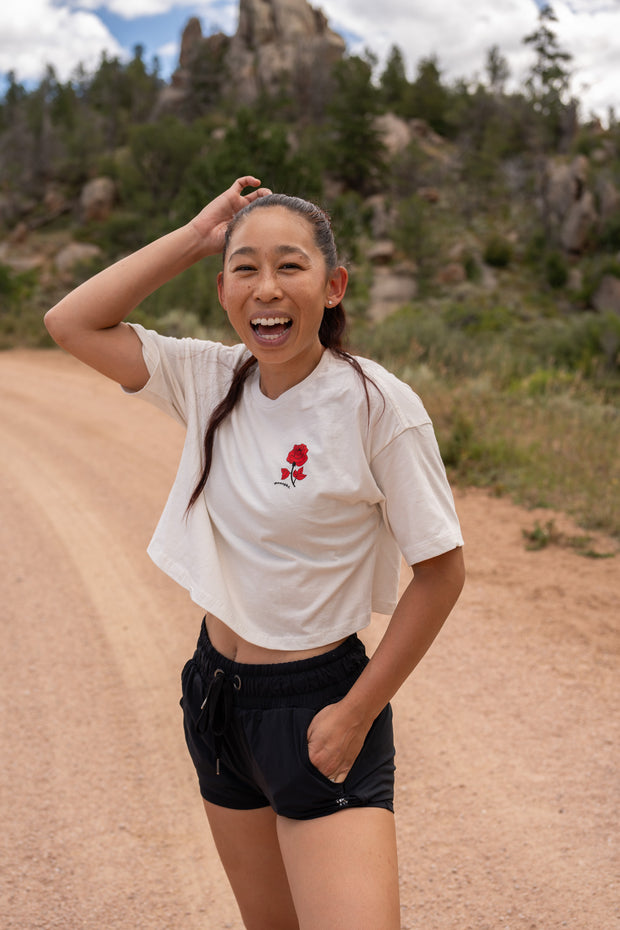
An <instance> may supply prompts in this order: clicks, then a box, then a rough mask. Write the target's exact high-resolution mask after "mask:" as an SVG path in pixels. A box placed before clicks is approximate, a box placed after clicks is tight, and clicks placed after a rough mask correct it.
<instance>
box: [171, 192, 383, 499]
mask: <svg viewBox="0 0 620 930" xmlns="http://www.w3.org/2000/svg"><path fill="white" fill-rule="evenodd" d="M269 207H284V208H285V209H286V210H290V212H291V213H296V214H297V215H298V216H300V217H303V218H304V219H305V220H306V221H307V222H308V223H309V224H310V225H311V226H312V229H313V232H314V241H315V244H316V246H317V248H318V249H320V251H321V252H322V253H323V257H324V259H325V266H326V268H327V270H328V272H330V271H333V270H334V269H335V268H337V267H338V265H339V261H338V250H337V249H336V242H335V240H334V234H333V231H332V226H331V222H330V219H329V216H328V215H327V213H326V212H325V211H324V210H322V209H321V208H320V207H317V206H316V204H313V203H310V201H308V200H302V198H301V197H289V196H288V195H287V194H269V195H267V196H266V197H258V198H257V199H256V200H253V201H252V202H251V203H249V204H248V205H247V206H245V207H244V208H243V209H242V210H240V211H239V212H238V213H237V214H235V216H234V217H233V219H232V220H231V222H230V223H229V225H228V228H227V230H226V235H225V239H224V250H223V259H224V260H225V259H226V253H227V252H228V248H229V245H230V240H231V237H232V234H233V233H234V231H235V229H236V228H237V227H238V226H239V224H240V223H242V222H243V220H244V219H245V217H247V216H248V214H249V213H251V212H252V211H254V210H264V209H268V208H269ZM346 323H347V320H346V315H345V311H344V307H343V305H342V303H339V304H337V305H336V306H335V307H326V308H325V310H324V312H323V319H322V321H321V325H320V327H319V340H320V342H321V345H323V346H324V347H325V348H326V349H329V350H330V351H331V352H333V354H334V355H336V356H338V357H339V358H342V359H344V360H345V361H346V362H348V363H349V365H351V367H352V368H354V369H355V371H356V373H357V374H358V375H359V377H360V378H361V381H362V384H363V386H364V392H365V394H366V402H367V404H368V405H369V409H370V399H369V396H368V385H367V382H370V383H371V384H374V382H373V381H372V379H371V378H369V377H368V376H367V375H365V374H364V372H363V371H362V369H361V367H360V364H359V362H358V361H357V360H356V359H355V358H354V357H353V356H352V355H350V354H349V353H348V352H346V351H345V349H344V347H343V340H344V333H345V329H346ZM256 364H257V362H256V358H255V357H254V356H253V355H250V356H249V358H247V359H245V360H244V361H243V362H242V363H241V365H239V367H238V368H237V370H236V371H235V373H234V375H233V379H232V381H231V384H230V387H229V389H228V393H227V394H226V397H224V399H223V400H221V401H220V403H219V404H218V405H217V407H216V408H215V410H214V411H213V413H212V414H211V418H210V420H209V423H208V424H207V429H206V432H205V438H204V446H203V449H204V455H203V462H204V465H203V470H202V474H201V476H200V478H199V480H198V483H197V484H196V487H195V488H194V490H193V492H192V496H191V497H190V499H189V504H188V505H187V512H189V511H190V510H191V508H192V507H193V506H194V504H195V503H196V501H197V500H198V498H199V497H200V495H201V494H202V492H203V491H204V488H205V485H206V483H207V478H208V477H209V472H210V471H211V462H212V459H213V442H214V439H215V432H216V430H217V428H218V427H219V426H220V424H221V423H222V422H223V421H224V420H225V419H226V418H227V417H228V416H229V414H230V413H231V412H232V410H233V409H234V407H235V405H236V403H237V401H238V400H239V398H240V397H241V394H242V391H243V385H244V384H245V381H246V379H247V377H248V375H249V374H250V372H251V371H252V369H253V368H254V366H255V365H256Z"/></svg>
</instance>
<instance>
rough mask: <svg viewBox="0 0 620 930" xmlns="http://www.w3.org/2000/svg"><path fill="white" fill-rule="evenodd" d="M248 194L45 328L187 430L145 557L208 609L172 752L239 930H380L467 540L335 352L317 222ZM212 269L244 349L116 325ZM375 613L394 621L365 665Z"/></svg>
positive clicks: (399, 395)
mask: <svg viewBox="0 0 620 930" xmlns="http://www.w3.org/2000/svg"><path fill="white" fill-rule="evenodd" d="M259 184H260V182H259V181H258V180H257V179H256V178H254V177H251V176H248V177H243V178H239V179H238V180H237V181H235V183H234V184H233V185H232V186H231V187H230V188H229V189H228V190H227V191H225V192H224V193H223V194H221V195H220V196H219V197H217V198H216V199H215V200H214V201H213V202H212V203H210V204H209V205H208V206H206V207H205V208H204V209H203V210H202V211H201V212H200V213H199V215H198V216H197V217H195V218H194V219H193V220H192V221H191V222H190V223H188V224H187V225H186V226H184V227H181V228H180V229H177V230H175V231H174V232H172V233H169V234H168V235H167V236H164V237H163V238H162V239H159V240H157V241H156V242H153V243H151V244H150V245H148V246H146V247H145V248H144V249H141V250H140V251H139V252H136V253H135V254H134V255H130V256H128V257H127V258H125V259H123V260H122V261H120V262H118V263H117V264H116V265H113V266H111V267H110V268H108V269H106V270H105V271H103V272H101V273H100V274H99V275H97V276H95V277H94V278H92V279H91V280H90V281H86V282H85V283H84V284H82V285H81V286H80V287H79V288H77V289H76V290H75V291H73V292H72V293H71V294H68V295H67V296H66V297H65V298H64V299H63V300H62V301H61V302H60V303H59V304H58V305H57V306H56V307H54V308H53V309H52V310H50V311H49V312H48V314H47V315H46V324H47V326H48V328H49V331H50V333H51V334H52V336H53V337H54V338H55V339H56V341H57V342H58V343H59V344H60V345H62V346H64V347H65V348H66V349H67V350H68V351H70V352H72V353H73V354H74V355H76V356H77V357H78V358H80V359H82V360H83V361H84V362H86V363H87V364H89V365H91V366H92V367H94V368H96V369H98V370H99V371H101V372H103V373H104V374H105V375H107V376H108V377H110V378H113V379H114V380H116V381H118V382H120V383H121V384H122V385H124V387H125V389H126V390H127V391H128V392H129V393H133V394H135V395H136V396H139V397H143V398H144V399H145V400H148V401H150V402H151V403H153V404H155V405H156V406H158V407H159V408H161V409H163V410H164V411H165V412H167V413H169V414H170V415H171V416H173V417H174V418H175V419H177V420H178V421H180V422H181V423H182V424H183V426H184V427H185V428H186V431H187V435H186V440H185V444H184V448H183V453H182V456H181V461H180V464H179V469H178V473H177V476H176V479H175V481H174V484H173V487H172V490H171V492H170V496H169V498H168V501H167V503H166V506H165V508H164V512H163V514H162V517H161V519H160V521H159V524H158V526H157V529H156V531H155V534H154V536H153V539H152V540H151V544H150V546H149V553H150V555H151V557H152V558H153V560H154V561H155V562H156V563H157V565H159V567H160V568H161V569H162V570H163V571H164V572H166V573H167V574H168V575H170V577H172V578H173V579H175V580H176V581H177V582H179V584H181V585H182V586H183V587H185V588H186V589H187V590H188V591H189V593H190V595H191V597H192V598H193V600H194V601H196V602H197V603H198V604H200V606H201V607H202V608H203V609H204V610H205V617H204V620H203V623H202V626H201V630H200V634H199V637H198V643H197V648H196V652H195V653H194V655H193V657H192V658H191V659H190V660H189V661H188V662H187V663H186V665H185V667H184V668H183V671H182V675H181V684H182V707H183V716H184V728H185V738H186V742H187V747H188V750H189V753H190V756H191V759H192V761H193V763H194V766H195V769H196V775H197V779H198V785H199V788H200V792H201V795H202V798H203V802H204V807H205V811H206V813H207V817H208V820H209V824H210V826H211V831H212V834H213V838H214V841H215V844H216V846H217V849H218V852H219V854H220V857H221V859H222V863H223V865H224V868H225V869H226V872H227V874H228V877H229V879H230V882H231V885H232V888H233V891H234V893H235V895H236V898H237V901H238V903H239V907H240V910H241V913H242V915H243V919H244V922H245V925H246V927H247V928H249V930H266V928H269V930H298V928H300V927H303V930H323V928H325V927H340V928H342V930H398V928H399V927H400V913H399V892H398V866H397V857H396V834H395V827H394V818H393V800H394V742H393V735H392V711H391V705H390V701H391V698H392V697H393V695H394V694H395V693H396V691H397V690H398V688H399V687H400V685H401V684H402V683H403V682H404V680H405V679H406V678H407V677H408V676H409V675H410V674H411V672H412V671H413V669H414V668H415V667H416V665H417V664H418V662H419V661H420V660H421V659H422V657H423V656H424V654H425V653H426V651H427V650H428V648H429V647H430V646H431V644H432V642H433V640H434V639H435V637H436V635H437V633H438V632H439V630H440V629H441V627H442V625H443V623H444V621H445V620H446V617H447V616H448V614H449V613H450V611H451V610H452V607H453V606H454V603H455V602H456V599H457V598H458V596H459V593H460V591H461V587H462V585H463V580H464V568H463V559H462V555H461V547H462V544H463V540H462V537H461V532H460V527H459V522H458V518H457V516H456V513H455V509H454V502H453V499H452V495H451V492H450V488H449V486H448V483H447V480H446V475H445V471H444V468H443V464H442V462H441V458H440V456H439V451H438V447H437V442H436V440H435V436H434V432H433V428H432V424H431V422H430V420H429V418H428V414H427V413H426V411H425V409H424V407H423V405H422V403H421V401H420V399H419V398H418V397H417V396H416V395H415V394H414V393H413V392H412V391H411V389H410V388H409V387H408V386H407V385H405V384H403V383H402V382H400V381H398V380H397V379H396V378H395V377H394V376H393V375H391V374H390V373H389V372H387V371H386V370H385V369H383V368H382V367H381V366H379V365H377V364H376V363H373V362H371V361H370V360H368V359H362V358H354V357H353V356H351V355H350V354H349V353H347V352H346V351H345V349H344V348H343V345H342V336H343V332H344V327H345V313H344V308H343V305H342V301H343V298H344V295H345V292H346V287H347V272H346V270H345V269H344V268H343V267H342V266H341V265H340V263H339V261H338V257H337V252H336V246H335V243H334V238H333V234H332V230H331V225H330V222H329V218H328V217H327V215H326V214H325V213H324V212H323V211H322V210H321V209H320V208H318V207H316V206H315V205H314V204H311V203H308V202H307V201H304V200H300V199H299V198H296V197H288V196H284V195H274V194H271V192H270V191H269V190H267V189H265V188H261V187H259ZM247 187H250V188H252V190H251V191H250V193H247V194H245V195H244V194H243V190H244V189H246V188H247ZM216 252H222V253H223V267H222V271H221V272H220V273H219V275H218V293H219V297H220V301H221V303H222V306H223V307H224V309H225V311H226V313H227V314H228V316H229V318H230V321H231V323H232V325H233V326H234V328H235V330H236V332H237V334H238V336H239V339H240V343H239V344H238V345H235V346H232V347H230V346H223V345H221V344H219V343H215V342H211V341H205V340H193V339H173V338H171V337H165V336H161V335H160V334H158V333H156V332H152V331H148V332H147V331H146V330H145V329H144V328H143V327H141V326H139V325H137V324H134V323H125V322H124V320H125V317H126V316H127V315H128V314H130V312H131V311H132V310H133V308H134V307H136V306H137V304H138V303H139V302H140V301H141V300H143V299H144V298H145V297H146V296H147V295H148V294H150V293H152V291H153V290H155V289H156V288H158V287H160V286H161V285H162V284H164V283H165V282H166V281H168V280H170V279H171V278H172V277H174V276H176V275H178V274H179V273H180V272H182V271H183V270H185V269H186V268H188V267H189V266H190V265H192V264H193V263H195V262H197V261H199V260H200V259H201V258H203V257H204V256H206V255H210V254H214V253H216ZM192 489H193V490H192ZM403 557H404V558H405V559H406V560H407V562H408V563H409V565H411V566H413V569H414V572H413V578H412V579H411V580H410V582H409V584H408V586H407V587H406V589H405V591H404V592H403V593H402V595H401V596H400V599H399V598H398V586H399V576H400V567H401V561H402V559H403ZM373 610H375V611H378V612H382V613H386V614H391V619H390V622H389V624H388V626H387V629H386V631H385V634H384V636H383V639H382V640H381V643H380V644H379V646H378V648H377V649H376V651H375V652H374V654H373V656H372V658H370V659H369V658H368V657H367V656H366V653H365V650H364V646H363V644H362V642H361V640H360V639H359V638H358V635H357V634H358V632H359V631H360V630H362V629H363V628H365V627H366V626H368V624H369V623H370V618H371V612H372V611H373Z"/></svg>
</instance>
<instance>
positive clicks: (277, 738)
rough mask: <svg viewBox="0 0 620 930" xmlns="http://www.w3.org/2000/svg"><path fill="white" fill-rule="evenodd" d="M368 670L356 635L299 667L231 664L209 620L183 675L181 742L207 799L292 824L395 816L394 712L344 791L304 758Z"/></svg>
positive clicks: (376, 726) (384, 716)
mask: <svg viewBox="0 0 620 930" xmlns="http://www.w3.org/2000/svg"><path fill="white" fill-rule="evenodd" d="M367 662H368V658H367V657H366V653H365V650H364V646H363V644H362V642H361V641H360V640H359V639H358V638H357V636H355V635H353V636H350V637H349V638H348V639H347V640H345V642H343V643H341V645H340V646H337V647H336V649H333V650H331V651H330V652H327V653H323V655H319V656H314V657H312V658H310V659H303V660H301V661H298V662H284V663H277V664H274V665H247V664H242V663H238V662H233V661H231V660H230V659H227V658H225V657H224V656H222V655H220V653H219V652H217V651H216V650H215V649H214V648H213V646H212V644H211V642H210V640H209V637H208V634H207V630H206V627H205V624H204V621H203V624H202V628H201V631H200V636H199V639H198V645H197V648H196V652H195V653H194V656H193V657H192V658H191V659H190V660H189V662H187V664H186V665H185V667H184V669H183V673H182V676H181V681H182V688H183V697H182V699H181V706H182V708H183V718H184V726H185V738H186V741H187V746H188V749H189V752H190V755H191V757H192V761H193V763H194V766H195V767H196V772H197V774H198V782H199V785H200V792H201V794H202V796H203V798H205V799H206V800H207V801H210V802H212V803H213V804H219V805H221V806H223V807H229V808H234V809H236V810H253V809H255V808H260V807H267V806H271V807H272V808H273V809H274V811H276V813H278V814H281V815H283V816H284V817H292V818H294V819H296V820H307V819H311V818H313V817H323V816H325V815H326V814H332V813H335V812H336V811H339V810H342V809H343V808H347V807H381V808H385V809H387V810H390V811H393V809H394V738H393V732H392V710H391V707H390V705H389V704H388V705H387V706H386V707H385V708H384V710H383V711H382V712H381V713H380V714H379V716H378V717H377V719H376V720H375V721H374V723H373V725H372V727H371V728H370V731H369V733H368V736H367V737H366V741H365V743H364V746H363V748H362V751H361V752H360V754H359V756H358V757H357V759H356V760H355V762H354V764H353V766H352V768H351V770H350V772H349V774H348V775H347V777H346V779H345V781H344V782H343V783H341V784H334V783H333V782H331V781H330V780H329V779H328V778H327V777H326V776H325V775H323V774H322V773H321V772H320V771H319V770H318V769H317V768H315V766H314V765H312V763H311V762H310V759H309V756H308V740H307V732H308V727H309V725H310V721H311V720H312V718H313V717H314V715H315V714H316V713H317V712H318V711H319V710H321V708H323V707H325V706H326V705H327V704H333V703H335V702H336V701H339V700H340V699H341V698H343V697H344V696H345V694H346V693H347V692H348V690H349V689H350V688H351V686H352V684H353V683H354V682H355V681H356V679H357V678H358V676H359V675H360V674H361V672H362V671H363V669H364V667H365V665H366V664H367Z"/></svg>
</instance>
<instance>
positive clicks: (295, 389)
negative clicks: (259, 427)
mask: <svg viewBox="0 0 620 930" xmlns="http://www.w3.org/2000/svg"><path fill="white" fill-rule="evenodd" d="M331 354H332V353H331V352H330V351H329V349H325V350H324V352H323V354H322V355H321V358H320V359H319V361H318V363H317V365H315V367H314V368H313V369H312V371H311V372H310V374H308V375H306V377H305V378H303V379H302V380H301V381H298V382H297V384H293V385H292V386H291V387H290V388H287V389H286V391H283V392H282V393H281V394H280V395H279V396H278V397H267V395H266V394H263V392H262V391H261V389H260V369H259V367H258V365H256V366H255V369H254V371H253V372H252V380H251V383H250V384H249V385H248V387H249V388H250V393H251V396H252V400H253V401H254V402H255V403H257V404H260V406H261V407H271V408H273V407H276V406H278V404H284V403H287V402H288V401H289V400H290V399H291V397H294V396H295V395H296V394H298V393H299V392H300V391H303V390H305V389H306V388H307V386H308V385H309V384H311V383H312V381H314V380H315V379H316V378H318V377H319V376H320V374H321V373H322V371H323V369H324V368H325V367H326V366H327V365H328V361H327V356H328V355H329V356H331Z"/></svg>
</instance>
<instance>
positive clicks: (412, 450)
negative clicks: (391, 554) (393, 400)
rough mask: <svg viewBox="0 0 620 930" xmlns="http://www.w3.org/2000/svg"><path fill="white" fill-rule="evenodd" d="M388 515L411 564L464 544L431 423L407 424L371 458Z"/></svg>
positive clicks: (398, 541) (401, 547)
mask: <svg viewBox="0 0 620 930" xmlns="http://www.w3.org/2000/svg"><path fill="white" fill-rule="evenodd" d="M371 469H372V472H373V475H374V478H375V481H376V482H377V484H378V486H379V487H380V488H381V491H382V493H383V495H384V497H385V502H384V505H383V510H384V514H383V515H384V519H385V521H386V523H387V525H388V527H389V529H390V531H391V533H392V535H393V536H394V538H395V539H396V542H397V543H398V546H399V548H400V551H401V553H402V555H403V557H404V558H405V560H406V561H407V563H408V564H409V565H414V564H415V563H416V562H422V561H424V560H425V559H431V558H434V557H435V556H438V555H442V554H443V553H444V552H449V551H450V550H452V549H455V548H457V547H458V546H462V545H463V537H462V535H461V529H460V525H459V520H458V517H457V514H456V509H455V506H454V499H453V496H452V491H451V490H450V485H449V484H448V479H447V476H446V471H445V468H444V464H443V461H442V459H441V454H440V452H439V447H438V445H437V440H436V438H435V433H434V430H433V427H432V424H431V423H426V424H423V425H421V426H417V427H413V428H409V429H406V430H403V431H402V432H401V433H399V434H398V435H397V436H396V437H395V438H394V439H392V440H391V442H389V443H388V444H387V445H386V446H385V447H384V448H383V449H382V450H381V451H380V452H379V453H378V454H377V455H376V456H375V458H374V459H373V460H372V462H371Z"/></svg>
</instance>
